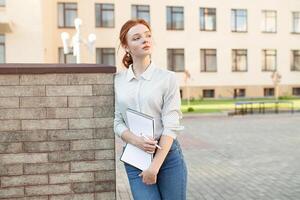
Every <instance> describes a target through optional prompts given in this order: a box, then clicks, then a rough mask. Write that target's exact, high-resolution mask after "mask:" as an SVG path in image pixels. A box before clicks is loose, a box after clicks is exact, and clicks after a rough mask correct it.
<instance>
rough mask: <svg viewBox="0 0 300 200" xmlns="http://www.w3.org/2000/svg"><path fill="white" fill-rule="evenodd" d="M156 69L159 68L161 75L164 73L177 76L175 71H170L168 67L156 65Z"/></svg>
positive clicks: (158, 72)
mask: <svg viewBox="0 0 300 200" xmlns="http://www.w3.org/2000/svg"><path fill="white" fill-rule="evenodd" d="M156 70H157V74H160V75H162V76H164V77H166V76H167V77H170V78H171V77H174V76H175V72H173V71H170V70H168V69H166V68H163V67H159V66H158V67H156Z"/></svg>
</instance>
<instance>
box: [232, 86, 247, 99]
mask: <svg viewBox="0 0 300 200" xmlns="http://www.w3.org/2000/svg"><path fill="white" fill-rule="evenodd" d="M245 96H246V90H245V89H243V88H237V89H234V92H233V97H234V98H238V97H245Z"/></svg>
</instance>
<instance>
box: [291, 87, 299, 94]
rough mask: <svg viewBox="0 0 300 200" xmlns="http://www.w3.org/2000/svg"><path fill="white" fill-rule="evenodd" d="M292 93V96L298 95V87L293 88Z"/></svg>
mask: <svg viewBox="0 0 300 200" xmlns="http://www.w3.org/2000/svg"><path fill="white" fill-rule="evenodd" d="M293 95H294V96H300V87H298V88H293Z"/></svg>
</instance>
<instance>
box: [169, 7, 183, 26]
mask: <svg viewBox="0 0 300 200" xmlns="http://www.w3.org/2000/svg"><path fill="white" fill-rule="evenodd" d="M183 29H184V13H183V7H173V6H167V30H183Z"/></svg>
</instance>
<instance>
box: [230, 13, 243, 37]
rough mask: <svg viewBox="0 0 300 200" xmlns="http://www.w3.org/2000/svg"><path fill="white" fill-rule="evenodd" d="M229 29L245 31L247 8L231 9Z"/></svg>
mask: <svg viewBox="0 0 300 200" xmlns="http://www.w3.org/2000/svg"><path fill="white" fill-rule="evenodd" d="M231 31H232V32H247V10H246V9H232V10H231Z"/></svg>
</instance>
